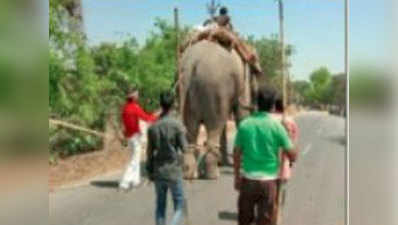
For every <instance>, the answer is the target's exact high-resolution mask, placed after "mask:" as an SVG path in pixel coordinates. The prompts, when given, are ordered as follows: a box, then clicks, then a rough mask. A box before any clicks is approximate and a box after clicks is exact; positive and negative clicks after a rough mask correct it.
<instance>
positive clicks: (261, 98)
mask: <svg viewBox="0 0 398 225" xmlns="http://www.w3.org/2000/svg"><path fill="white" fill-rule="evenodd" d="M275 97H276V94H275V90H274V89H273V88H271V87H269V86H266V85H264V86H262V87H260V88H259V89H258V92H257V106H258V110H259V111H263V112H271V110H272V109H273V108H274V106H275Z"/></svg>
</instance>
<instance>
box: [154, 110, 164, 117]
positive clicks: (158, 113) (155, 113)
mask: <svg viewBox="0 0 398 225" xmlns="http://www.w3.org/2000/svg"><path fill="white" fill-rule="evenodd" d="M161 113H162V110H161V109H158V110H156V111H155V112H154V113H153V115H154V116H156V117H159V116H160V114H161Z"/></svg>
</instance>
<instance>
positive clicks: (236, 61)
mask: <svg viewBox="0 0 398 225" xmlns="http://www.w3.org/2000/svg"><path fill="white" fill-rule="evenodd" d="M243 71H244V65H243V62H242V60H241V58H240V57H239V55H238V54H237V53H236V51H235V50H234V49H232V50H228V49H226V48H224V47H222V46H220V45H219V44H217V43H214V42H210V41H207V40H203V41H200V42H198V43H196V44H194V45H192V46H190V47H189V48H187V49H186V51H185V52H184V54H183V56H182V60H181V72H182V74H183V77H185V79H187V82H189V81H191V79H192V78H193V77H192V76H195V79H196V80H200V81H201V82H204V83H207V84H209V85H212V86H217V85H221V84H219V83H224V84H226V83H225V82H229V81H234V82H236V80H235V79H236V78H239V77H242V74H243ZM188 80H189V81H188Z"/></svg>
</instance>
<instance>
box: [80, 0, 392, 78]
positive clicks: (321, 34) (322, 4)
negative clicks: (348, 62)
mask: <svg viewBox="0 0 398 225" xmlns="http://www.w3.org/2000/svg"><path fill="white" fill-rule="evenodd" d="M82 1H83V12H84V20H85V30H86V32H87V35H88V39H89V42H90V44H98V43H101V42H103V41H108V42H120V41H122V40H125V39H126V38H128V37H129V35H131V36H134V37H135V38H137V39H138V41H139V42H140V43H143V41H144V40H145V38H146V37H147V36H148V35H149V33H150V32H151V31H152V30H153V29H154V26H153V24H154V21H155V19H156V18H157V17H159V18H162V19H166V20H167V21H169V22H170V23H172V22H173V8H174V7H176V6H177V7H178V8H179V9H180V21H181V23H182V24H183V25H190V26H193V25H198V24H201V23H202V22H203V21H204V20H205V19H206V18H207V17H208V14H207V11H206V7H205V5H206V3H207V2H208V1H209V0H201V1H199V0H82ZM219 2H220V3H221V5H225V6H227V7H228V8H229V11H230V15H231V17H232V23H233V25H234V28H235V30H237V31H238V32H239V33H240V34H242V35H254V36H255V37H257V38H260V37H270V36H271V35H272V34H278V32H279V24H278V5H277V3H276V1H275V0H250V1H249V0H220V1H219ZM284 6H285V41H286V43H288V44H292V45H293V46H294V48H295V53H294V55H293V56H292V57H291V63H292V67H291V68H290V73H291V75H292V78H293V79H295V80H300V79H306V80H307V79H308V78H309V75H310V74H311V72H312V71H314V70H315V69H317V68H319V67H321V66H326V67H327V68H328V69H329V70H330V71H331V72H332V73H333V74H336V73H341V72H343V71H344V35H345V34H344V21H345V20H344V0H284ZM350 6H351V7H350V8H351V11H350V13H351V15H350V20H351V21H350V34H349V35H350V53H351V59H352V58H354V59H357V58H359V59H360V60H365V61H366V60H367V61H378V60H379V61H382V60H381V59H382V58H383V53H382V52H383V51H381V50H380V46H379V45H380V44H379V43H380V41H382V40H384V39H385V35H384V34H385V32H384V31H385V27H384V26H383V25H384V24H385V23H386V21H385V20H384V16H383V15H384V14H385V5H384V4H382V3H381V2H380V1H374V0H351V3H350ZM364 47H365V48H364Z"/></svg>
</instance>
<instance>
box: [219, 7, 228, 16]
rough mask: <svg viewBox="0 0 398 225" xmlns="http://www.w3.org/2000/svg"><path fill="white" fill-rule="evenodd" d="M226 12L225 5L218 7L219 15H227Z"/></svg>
mask: <svg viewBox="0 0 398 225" xmlns="http://www.w3.org/2000/svg"><path fill="white" fill-rule="evenodd" d="M227 14H228V9H227V7H225V6H223V7H221V9H220V15H227Z"/></svg>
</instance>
